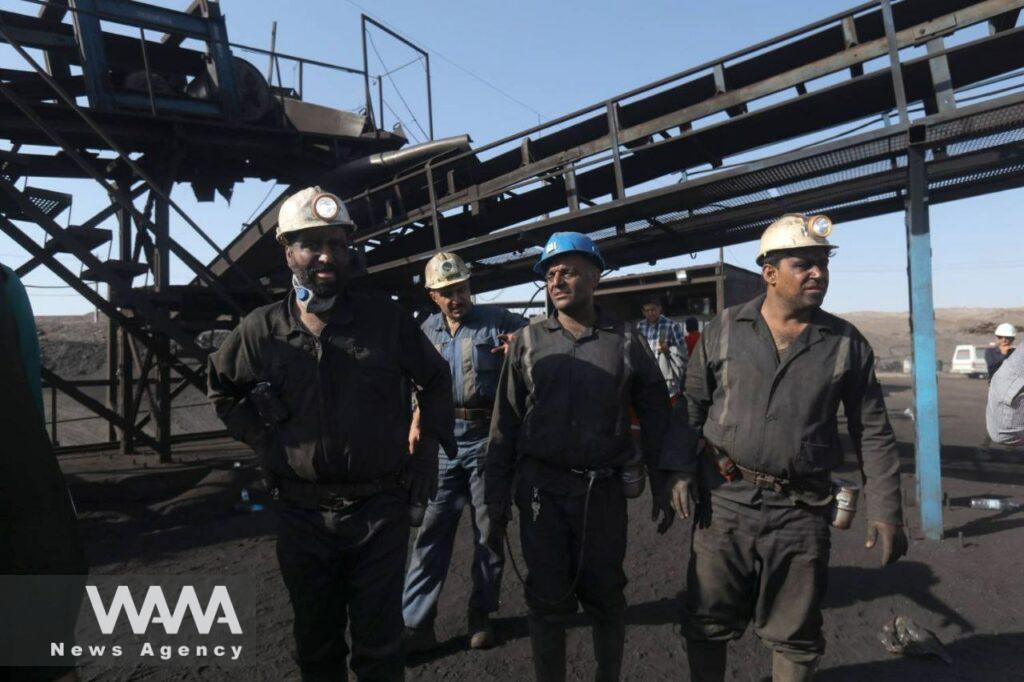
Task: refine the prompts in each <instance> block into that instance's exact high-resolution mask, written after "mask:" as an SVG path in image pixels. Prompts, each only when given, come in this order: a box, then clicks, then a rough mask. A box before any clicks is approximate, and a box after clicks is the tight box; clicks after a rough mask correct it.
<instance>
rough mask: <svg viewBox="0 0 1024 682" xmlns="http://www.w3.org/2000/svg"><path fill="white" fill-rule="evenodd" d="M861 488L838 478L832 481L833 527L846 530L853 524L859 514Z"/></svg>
mask: <svg viewBox="0 0 1024 682" xmlns="http://www.w3.org/2000/svg"><path fill="white" fill-rule="evenodd" d="M859 496H860V486H859V485H857V484H856V483H854V482H852V481H847V480H844V479H842V478H837V479H835V480H834V481H832V507H831V512H832V526H833V527H835V528H839V529H841V530H846V529H847V528H849V527H850V525H851V524H852V523H853V517H854V515H855V514H856V513H857V498H858V497H859Z"/></svg>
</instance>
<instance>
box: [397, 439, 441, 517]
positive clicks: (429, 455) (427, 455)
mask: <svg viewBox="0 0 1024 682" xmlns="http://www.w3.org/2000/svg"><path fill="white" fill-rule="evenodd" d="M437 451H438V445H437V441H436V440H433V439H430V438H426V437H421V438H420V439H419V443H418V447H417V449H416V452H414V453H412V454H411V455H409V463H408V464H407V466H406V470H405V472H406V480H407V482H408V486H409V503H410V504H414V505H425V504H426V503H427V502H428V501H430V500H432V499H433V498H434V495H436V494H437Z"/></svg>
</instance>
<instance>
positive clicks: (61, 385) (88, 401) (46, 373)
mask: <svg viewBox="0 0 1024 682" xmlns="http://www.w3.org/2000/svg"><path fill="white" fill-rule="evenodd" d="M42 372H43V379H44V380H45V381H46V382H47V383H48V384H50V386H53V387H55V388H57V389H60V391H61V392H62V393H64V394H66V395H67V396H68V397H70V398H71V399H73V400H74V401H75V402H77V403H79V404H80V405H82V406H83V407H86V408H88V409H89V410H91V411H92V412H95V413H96V414H97V415H99V416H100V417H103V418H104V419H106V420H107V421H109V422H112V423H114V424H116V425H117V426H118V427H120V428H121V429H125V430H132V431H134V435H135V438H137V439H138V440H139V441H141V442H143V443H145V444H146V445H148V446H149V447H151V448H153V449H154V450H156V451H157V452H160V453H161V456H162V453H163V451H162V450H161V449H160V448H161V445H160V444H159V443H158V442H157V441H156V440H154V439H153V437H152V436H150V435H149V434H147V433H145V432H144V431H139V430H136V429H135V427H134V426H133V425H132V424H129V423H128V422H126V421H125V420H124V419H122V417H121V415H119V414H118V413H117V412H114V411H113V410H109V409H107V408H106V406H104V405H103V403H101V402H100V401H98V400H96V399H95V398H93V397H92V396H90V395H88V394H87V393H85V392H83V391H82V390H81V389H80V388H78V387H77V386H75V385H74V384H73V383H72V382H70V381H66V380H65V379H64V378H63V377H60V376H58V375H56V374H54V373H53V372H52V371H50V370H49V369H47V368H46V367H43V368H42Z"/></svg>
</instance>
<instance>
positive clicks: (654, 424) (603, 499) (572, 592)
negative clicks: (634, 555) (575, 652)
mask: <svg viewBox="0 0 1024 682" xmlns="http://www.w3.org/2000/svg"><path fill="white" fill-rule="evenodd" d="M604 268H605V262H604V258H603V257H602V256H601V252H600V251H599V250H598V248H597V246H596V245H595V244H594V242H593V241H592V240H591V239H589V238H588V237H586V236H585V235H582V234H579V233H577V232H560V233H556V234H554V235H552V236H551V238H550V239H549V240H548V242H547V244H546V245H545V247H544V251H543V253H542V255H541V258H540V260H539V261H538V262H537V264H536V265H535V266H534V270H535V271H536V272H537V274H538V275H540V276H541V277H542V278H543V279H544V283H545V286H546V288H547V294H548V297H549V298H550V300H551V303H552V306H553V311H552V313H551V315H550V316H548V317H547V318H546V319H541V320H537V321H534V322H533V323H531V324H530V325H528V326H527V327H525V328H524V329H523V330H521V331H520V332H519V333H518V334H517V335H516V337H515V339H514V340H513V341H512V344H511V345H510V347H509V350H508V353H507V359H506V361H505V364H504V366H503V368H502V371H501V377H500V379H499V383H498V391H497V395H496V398H495V404H494V413H493V415H492V418H491V432H490V444H489V446H488V451H487V463H486V482H485V483H486V484H485V490H486V493H485V496H486V502H487V504H488V506H489V508H491V509H493V511H492V512H491V518H492V519H499V518H500V519H506V520H507V517H508V509H509V508H510V506H511V504H512V503H513V502H514V503H515V505H516V507H518V509H519V514H520V526H519V528H520V539H521V543H522V549H523V557H524V558H525V560H526V566H527V568H528V569H529V570H528V576H527V578H526V581H525V589H526V601H527V605H528V607H529V610H530V616H529V626H530V644H531V647H532V650H533V661H534V670H535V672H536V676H537V679H538V680H564V679H565V621H566V618H567V617H568V616H571V615H572V614H574V613H576V610H577V608H578V605H579V604H582V606H583V609H584V610H585V611H586V612H587V614H588V615H590V616H591V617H592V618H593V620H594V630H593V639H594V654H595V658H596V659H597V670H598V672H597V679H599V680H617V679H619V673H620V670H621V666H622V651H623V646H624V643H625V625H624V622H623V617H622V615H623V610H624V609H625V605H626V600H625V597H624V595H623V588H624V587H625V585H626V575H625V573H624V572H623V568H622V562H623V559H624V557H625V553H626V500H627V497H636V496H639V495H640V494H641V493H642V492H643V463H642V460H641V456H640V455H641V453H638V452H637V450H636V446H635V445H634V442H633V439H632V436H631V434H630V431H631V429H630V412H629V411H630V408H631V407H632V408H633V409H634V410H635V411H636V413H637V415H638V416H639V418H640V424H641V427H642V430H643V431H642V433H643V447H642V456H643V459H644V460H646V463H647V465H648V471H649V472H650V473H651V474H652V478H651V487H652V493H657V495H656V496H655V497H656V500H657V501H656V503H655V505H654V507H653V517H654V519H655V520H656V521H657V520H659V519H660V521H661V524H660V525H659V529H660V530H665V529H667V527H668V525H667V524H669V523H671V518H672V516H671V514H670V513H669V510H668V507H667V496H666V497H664V498H663V497H662V495H661V494H660V493H661V489H662V486H661V485H660V479H661V477H660V476H659V475H658V472H657V468H656V462H657V458H658V456H659V453H660V450H661V448H662V437H663V435H664V433H665V430H666V427H667V424H668V418H669V411H670V408H669V397H668V391H667V390H666V388H665V380H664V379H663V378H662V376H661V372H660V370H659V369H658V365H657V363H656V362H655V360H654V356H653V355H652V354H651V351H650V347H649V346H648V345H647V342H646V341H645V340H644V339H643V337H641V336H640V335H639V334H638V332H637V331H636V330H635V329H634V328H633V327H632V326H630V325H628V324H625V323H623V322H621V321H619V320H616V319H613V318H612V317H610V316H609V315H608V314H607V313H606V312H605V311H603V310H601V308H600V307H598V306H595V305H594V291H595V289H596V288H597V284H598V282H599V281H600V279H601V271H602V270H604ZM513 478H516V480H517V482H516V484H515V485H513ZM663 499H664V502H663Z"/></svg>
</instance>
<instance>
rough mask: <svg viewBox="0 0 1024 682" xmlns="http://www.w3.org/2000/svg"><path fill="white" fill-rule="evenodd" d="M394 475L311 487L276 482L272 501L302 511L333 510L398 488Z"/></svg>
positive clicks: (308, 485) (283, 481) (313, 484)
mask: <svg viewBox="0 0 1024 682" xmlns="http://www.w3.org/2000/svg"><path fill="white" fill-rule="evenodd" d="M401 487H402V486H401V482H400V479H399V477H398V476H397V475H395V476H385V477H383V478H378V479H375V480H373V481H360V482H357V483H313V482H310V481H290V480H279V481H277V495H276V497H277V498H278V499H281V500H285V501H287V502H292V503H294V504H297V505H299V506H302V507H312V508H335V507H340V506H345V505H348V504H351V503H352V502H355V501H357V500H362V499H366V498H367V497H372V496H374V495H376V494H377V493H380V492H383V491H385V490H393V489H397V488H401Z"/></svg>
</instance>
